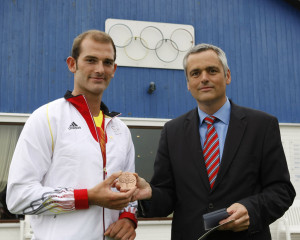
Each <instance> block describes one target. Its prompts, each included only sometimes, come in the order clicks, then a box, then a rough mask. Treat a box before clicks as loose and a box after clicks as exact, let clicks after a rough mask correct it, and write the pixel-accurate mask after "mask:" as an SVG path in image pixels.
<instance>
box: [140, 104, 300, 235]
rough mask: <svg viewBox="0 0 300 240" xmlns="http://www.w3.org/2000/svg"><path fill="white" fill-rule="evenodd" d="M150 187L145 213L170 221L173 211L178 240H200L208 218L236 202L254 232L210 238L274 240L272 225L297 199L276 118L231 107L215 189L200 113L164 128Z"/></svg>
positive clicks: (145, 214) (174, 228) (181, 118)
mask: <svg viewBox="0 0 300 240" xmlns="http://www.w3.org/2000/svg"><path fill="white" fill-rule="evenodd" d="M151 186H152V199H151V200H150V202H148V203H147V202H145V201H144V202H142V205H143V206H144V209H143V214H144V216H145V217H165V216H167V215H169V214H170V213H172V212H173V211H174V215H173V222H172V239H173V240H175V239H176V240H179V239H184V240H197V239H198V238H199V237H200V236H201V235H202V234H204V233H205V230H204V226H203V219H202V215H203V214H204V213H207V212H211V211H215V210H218V209H221V208H227V207H229V206H230V205H231V204H233V203H236V202H238V203H241V204H243V205H244V206H245V207H246V208H247V210H248V212H249V216H250V227H249V229H248V230H246V231H243V232H236V233H234V232H232V231H225V232H224V231H216V232H214V233H212V234H211V235H209V237H208V238H207V239H211V240H218V239H220V240H221V239H222V240H224V239H228V240H229V239H230V240H235V239H236V240H244V239H245V240H246V239H255V240H269V239H271V235H270V230H269V224H271V223H272V222H273V221H275V220H276V219H277V218H279V217H281V216H282V215H283V214H284V212H285V211H286V210H287V209H288V208H289V206H290V205H291V204H292V202H293V199H294V198H295V190H294V188H293V186H292V184H291V182H290V176H289V172H288V168H287V163H286V159H285V155H284V151H283V147H282V143H281V138H280V132H279V125H278V121H277V119H276V118H275V117H273V116H271V115H268V114H266V113H263V112H260V111H257V110H253V109H248V108H244V107H240V106H237V105H235V104H234V103H232V102H231V114H230V123H229V127H228V132H227V136H226V140H225V146H224V151H223V157H222V160H221V165H220V170H219V173H218V176H217V179H216V182H215V185H214V187H213V189H212V190H211V189H210V185H209V182H208V177H207V172H206V168H205V164H204V159H203V153H202V147H201V143H200V136H199V116H198V112H197V109H194V110H192V111H190V112H188V113H186V114H184V115H182V116H180V117H178V118H176V119H174V120H171V121H169V122H167V123H166V124H165V126H164V128H163V130H162V134H161V139H160V143H159V148H158V152H157V156H156V160H155V164H154V175H153V178H152V180H151Z"/></svg>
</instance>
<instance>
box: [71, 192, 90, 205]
mask: <svg viewBox="0 0 300 240" xmlns="http://www.w3.org/2000/svg"><path fill="white" fill-rule="evenodd" d="M74 198H75V208H76V209H87V208H89V201H88V193H87V189H75V190H74Z"/></svg>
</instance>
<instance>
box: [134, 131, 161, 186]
mask: <svg viewBox="0 0 300 240" xmlns="http://www.w3.org/2000/svg"><path fill="white" fill-rule="evenodd" d="M161 130H162V128H141V127H140V128H134V127H130V131H131V135H132V140H133V144H134V147H135V171H136V172H137V173H138V174H139V176H141V177H142V178H145V179H146V181H150V180H151V178H152V175H153V165H154V160H155V156H156V152H157V148H158V143H159V139H160V133H161Z"/></svg>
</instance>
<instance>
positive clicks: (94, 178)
mask: <svg viewBox="0 0 300 240" xmlns="http://www.w3.org/2000/svg"><path fill="white" fill-rule="evenodd" d="M115 58H116V50H115V46H114V44H113V42H112V40H111V38H110V37H109V36H108V35H107V34H105V33H103V32H101V31H97V30H90V31H87V32H84V33H82V34H81V35H79V36H78V37H77V38H75V40H74V43H73V48H72V56H70V57H69V58H68V59H67V64H68V67H69V70H70V71H71V72H73V73H74V90H73V91H72V92H70V91H68V92H67V93H66V94H65V97H64V98H61V99H58V100H55V101H53V102H50V103H48V104H46V105H44V106H42V107H40V108H38V109H37V110H36V111H34V112H33V113H32V115H31V116H30V117H29V119H28V120H27V122H26V124H25V126H24V129H23V131H22V133H21V135H20V138H19V141H18V143H17V146H16V149H15V153H14V156H13V159H12V163H11V167H10V172H9V179H8V190H7V205H8V208H9V210H10V211H11V212H13V213H16V214H25V215H32V216H31V226H32V228H33V232H34V237H33V239H39V240H40V239H47V240H48V239H49V240H54V239H55V240H59V239H61V240H68V239H70V240H76V239H78V240H82V239H91V240H94V239H95V240H96V239H97V240H99V239H122V240H127V239H130V240H133V239H134V238H135V236H136V233H135V228H136V226H137V220H136V217H135V211H136V202H130V200H131V198H132V194H133V193H134V191H135V188H134V189H132V190H130V191H128V192H125V193H124V192H122V193H121V192H117V191H116V190H115V189H114V184H115V179H117V178H118V177H119V175H120V171H126V172H135V164H134V155H135V154H134V146H133V143H132V139H131V134H130V131H129V129H128V128H127V126H126V125H125V124H124V123H123V122H122V121H121V120H119V119H118V118H117V117H116V116H117V115H118V113H114V112H113V113H110V112H109V111H108V108H107V107H106V106H105V105H104V103H103V102H101V99H102V95H103V92H104V90H105V89H106V88H107V87H108V85H109V82H110V80H111V79H112V78H113V77H114V73H115V70H116V64H115V62H114V61H115ZM100 109H101V110H100Z"/></svg>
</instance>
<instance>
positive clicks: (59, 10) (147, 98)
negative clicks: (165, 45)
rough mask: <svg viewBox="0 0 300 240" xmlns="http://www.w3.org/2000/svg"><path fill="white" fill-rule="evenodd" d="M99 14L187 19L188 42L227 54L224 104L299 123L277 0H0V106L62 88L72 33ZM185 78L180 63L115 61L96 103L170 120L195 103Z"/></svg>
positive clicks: (293, 53)
mask: <svg viewBox="0 0 300 240" xmlns="http://www.w3.org/2000/svg"><path fill="white" fill-rule="evenodd" d="M107 18H117V19H127V20H138V21H153V22H166V23H176V24H190V25H193V26H194V28H195V39H196V43H200V42H206V43H212V44H215V45H218V46H220V47H221V48H223V49H224V50H225V52H226V53H227V56H228V60H229V66H230V68H231V73H232V83H231V85H230V86H229V87H228V96H229V97H230V98H231V99H232V100H233V101H235V102H236V103H237V104H241V105H244V106H248V107H252V108H256V109H260V110H263V111H266V112H268V113H270V114H273V115H275V116H277V117H278V118H279V121H280V122H291V123H299V122H300V10H299V9H297V8H295V7H294V6H292V5H290V4H289V3H287V2H286V1H284V0H263V1H262V0H251V1H249V0H198V1H195V0H27V1H25V0H12V1H9V0H3V1H1V3H0V27H1V33H0V42H1V47H0V53H1V54H0V56H1V58H0V59H1V60H0V71H1V73H0V77H1V79H0V91H1V93H0V112H11V113H31V112H32V111H33V110H34V109H36V108H37V107H38V106H40V105H41V104H44V103H46V102H48V101H51V100H53V99H56V98H59V97H61V96H63V95H64V93H65V90H66V89H70V90H72V89H73V76H72V74H71V73H69V72H68V69H67V66H66V63H65V59H66V58H67V57H68V55H69V52H70V49H71V45H72V41H73V38H74V37H75V36H76V35H77V34H79V33H81V32H82V31H85V30H88V29H92V28H97V29H100V30H104V26H105V25H104V24H105V20H106V19H107ZM151 81H154V82H155V83H156V87H157V89H156V91H155V92H154V93H153V94H152V95H149V94H148V93H147V88H148V86H149V83H150V82H151ZM185 81H186V80H185V78H184V74H183V71H180V70H166V69H146V68H128V67H119V68H118V70H117V73H116V76H115V78H114V79H113V80H112V82H111V85H110V87H109V89H108V90H107V91H106V93H105V95H104V99H103V101H104V102H106V104H107V105H108V106H109V108H110V109H111V110H115V111H120V112H122V113H123V115H122V116H124V117H151V118H174V117H176V116H178V115H180V114H182V113H184V112H186V111H188V110H189V109H191V108H193V107H195V106H196V102H195V101H194V99H193V98H192V97H191V96H190V94H189V92H188V91H187V89H186V82H185Z"/></svg>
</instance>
